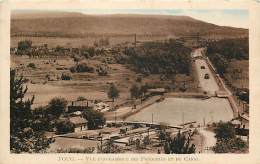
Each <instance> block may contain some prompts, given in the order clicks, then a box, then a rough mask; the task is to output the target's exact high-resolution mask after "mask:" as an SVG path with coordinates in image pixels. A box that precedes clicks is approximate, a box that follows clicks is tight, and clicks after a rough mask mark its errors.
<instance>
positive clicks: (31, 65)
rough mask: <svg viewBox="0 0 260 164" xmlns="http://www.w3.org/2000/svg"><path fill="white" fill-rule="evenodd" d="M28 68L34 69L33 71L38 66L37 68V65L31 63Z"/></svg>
mask: <svg viewBox="0 0 260 164" xmlns="http://www.w3.org/2000/svg"><path fill="white" fill-rule="evenodd" d="M27 67H30V68H33V69H35V68H36V66H35V64H34V63H29V64H28V65H27Z"/></svg>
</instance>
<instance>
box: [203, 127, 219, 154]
mask: <svg viewBox="0 0 260 164" xmlns="http://www.w3.org/2000/svg"><path fill="white" fill-rule="evenodd" d="M199 133H200V134H201V135H203V137H204V143H203V148H202V153H214V151H213V150H212V147H213V146H215V145H216V143H217V139H216V138H215V133H214V132H211V131H208V130H205V129H200V130H199Z"/></svg>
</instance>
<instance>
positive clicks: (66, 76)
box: [61, 73, 72, 80]
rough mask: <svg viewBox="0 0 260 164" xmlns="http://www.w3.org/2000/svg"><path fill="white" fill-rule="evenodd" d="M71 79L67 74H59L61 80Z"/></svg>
mask: <svg viewBox="0 0 260 164" xmlns="http://www.w3.org/2000/svg"><path fill="white" fill-rule="evenodd" d="M71 79H72V77H71V75H70V74H68V73H62V74H61V80H71Z"/></svg>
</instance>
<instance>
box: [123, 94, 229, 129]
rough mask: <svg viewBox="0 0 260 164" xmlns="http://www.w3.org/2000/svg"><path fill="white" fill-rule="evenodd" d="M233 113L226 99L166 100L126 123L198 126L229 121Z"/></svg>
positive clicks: (135, 115)
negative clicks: (193, 123)
mask: <svg viewBox="0 0 260 164" xmlns="http://www.w3.org/2000/svg"><path fill="white" fill-rule="evenodd" d="M232 118H233V112H232V109H231V106H230V104H229V102H228V100H227V99H224V98H216V97H213V98H209V99H205V100H202V99H198V98H166V99H165V100H163V101H161V102H158V103H155V104H153V105H151V106H149V107H147V108H145V109H143V110H141V111H140V112H138V113H136V114H134V115H132V116H130V117H128V118H127V119H126V120H127V121H144V122H152V121H153V122H154V123H168V124H170V125H180V124H182V123H183V122H184V123H185V122H192V121H196V122H197V123H199V124H200V125H204V122H205V123H206V124H207V123H210V122H219V121H220V120H222V121H229V120H231V119H232Z"/></svg>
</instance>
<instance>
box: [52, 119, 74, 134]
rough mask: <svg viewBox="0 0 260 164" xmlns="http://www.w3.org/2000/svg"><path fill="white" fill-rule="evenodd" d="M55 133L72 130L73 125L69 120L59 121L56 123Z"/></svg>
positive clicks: (64, 132)
mask: <svg viewBox="0 0 260 164" xmlns="http://www.w3.org/2000/svg"><path fill="white" fill-rule="evenodd" d="M56 128H57V134H66V133H71V132H74V125H73V124H72V123H71V122H70V121H69V120H63V121H59V122H57V124H56Z"/></svg>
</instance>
